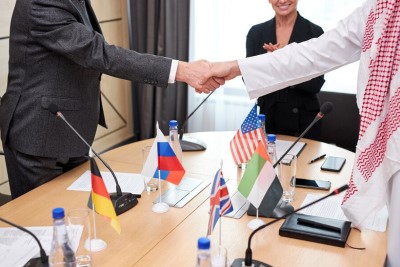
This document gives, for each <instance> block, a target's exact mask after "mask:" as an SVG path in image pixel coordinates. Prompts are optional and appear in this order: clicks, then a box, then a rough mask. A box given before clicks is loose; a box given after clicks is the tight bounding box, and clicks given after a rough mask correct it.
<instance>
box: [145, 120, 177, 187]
mask: <svg viewBox="0 0 400 267" xmlns="http://www.w3.org/2000/svg"><path fill="white" fill-rule="evenodd" d="M159 171H160V176H161V177H160V178H161V179H162V180H165V181H168V182H170V183H173V184H175V185H178V184H179V183H180V182H181V180H182V178H183V176H184V175H185V169H184V168H183V166H182V164H181V162H180V161H179V159H178V157H177V156H176V155H175V152H174V150H173V149H172V147H171V146H170V144H169V143H168V141H167V140H166V139H165V136H164V134H163V133H162V132H161V130H160V129H159V128H158V127H157V136H156V138H155V140H154V143H153V146H152V147H151V149H150V153H149V156H148V157H147V160H146V162H145V164H144V166H143V170H142V175H144V176H145V177H153V178H158V172H159Z"/></svg>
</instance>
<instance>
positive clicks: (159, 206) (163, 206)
mask: <svg viewBox="0 0 400 267" xmlns="http://www.w3.org/2000/svg"><path fill="white" fill-rule="evenodd" d="M151 210H152V211H153V212H155V213H165V212H167V211H168V210H169V206H168V204H167V203H164V202H158V203H156V204H154V205H153V207H152V208H151Z"/></svg>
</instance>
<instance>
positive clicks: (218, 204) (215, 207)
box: [207, 168, 233, 236]
mask: <svg viewBox="0 0 400 267" xmlns="http://www.w3.org/2000/svg"><path fill="white" fill-rule="evenodd" d="M231 211H233V207H232V202H231V199H230V197H229V192H228V187H227V186H226V183H225V179H224V177H223V175H222V168H221V169H219V170H218V171H217V173H216V174H215V177H214V182H213V184H212V188H211V195H210V219H209V221H208V231H207V236H209V235H211V233H212V231H213V229H214V227H215V225H216V224H217V222H218V219H219V217H221V216H223V215H225V214H227V213H229V212H231Z"/></svg>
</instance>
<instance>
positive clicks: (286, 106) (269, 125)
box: [246, 1, 325, 140]
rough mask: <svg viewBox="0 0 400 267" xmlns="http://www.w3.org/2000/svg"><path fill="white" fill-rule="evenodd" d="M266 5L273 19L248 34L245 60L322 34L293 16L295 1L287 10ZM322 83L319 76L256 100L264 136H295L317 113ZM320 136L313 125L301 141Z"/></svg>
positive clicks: (276, 2) (319, 130) (294, 13)
mask: <svg viewBox="0 0 400 267" xmlns="http://www.w3.org/2000/svg"><path fill="white" fill-rule="evenodd" d="M270 3H271V5H272V8H273V9H274V10H275V17H274V18H272V19H271V20H269V21H266V22H264V23H260V24H257V25H254V26H253V27H252V28H251V29H250V30H249V32H248V35H247V40H246V56H247V57H252V56H256V55H260V54H264V53H267V52H273V51H274V50H276V49H279V48H281V47H283V46H285V45H287V44H289V43H293V42H296V43H301V42H303V41H306V40H309V39H311V38H315V37H319V36H320V35H321V34H323V30H322V28H321V27H319V26H318V25H315V24H313V23H312V22H310V21H309V20H307V19H305V18H304V17H302V16H301V15H300V14H299V13H298V12H297V1H291V5H289V6H288V5H287V3H284V4H282V5H281V4H280V1H270ZM283 5H284V7H283ZM282 75H285V70H282ZM324 82H325V80H324V76H319V77H317V78H314V79H312V80H310V81H307V82H303V83H300V84H297V85H293V86H290V87H287V88H285V89H284V90H280V91H277V92H274V93H271V94H268V95H265V96H262V97H259V98H258V100H257V104H258V105H259V106H260V113H261V114H265V115H266V122H265V125H266V131H267V133H275V134H286V135H292V136H299V135H300V134H301V133H302V132H303V131H304V130H305V129H306V128H307V126H308V125H309V124H310V123H311V122H312V121H313V119H314V118H315V115H316V114H317V113H318V112H319V108H320V103H319V101H318V97H317V93H318V92H319V91H320V90H321V87H322V85H323V84H324ZM320 135H321V125H320V123H317V124H316V125H314V127H313V128H311V129H310V131H309V132H308V133H307V134H306V136H305V137H307V138H311V139H317V140H318V139H319V138H320Z"/></svg>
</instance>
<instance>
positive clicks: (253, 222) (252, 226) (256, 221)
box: [247, 218, 265, 230]
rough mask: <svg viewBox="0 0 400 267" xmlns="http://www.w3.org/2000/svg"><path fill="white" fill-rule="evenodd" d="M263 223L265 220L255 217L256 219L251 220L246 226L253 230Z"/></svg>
mask: <svg viewBox="0 0 400 267" xmlns="http://www.w3.org/2000/svg"><path fill="white" fill-rule="evenodd" d="M264 224H265V222H264V221H263V220H261V219H258V218H256V219H253V220H251V221H250V222H249V223H248V224H247V227H249V228H250V229H251V230H255V229H257V228H258V227H260V226H261V225H264Z"/></svg>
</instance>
